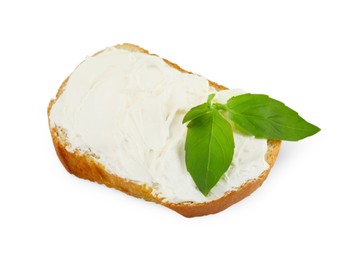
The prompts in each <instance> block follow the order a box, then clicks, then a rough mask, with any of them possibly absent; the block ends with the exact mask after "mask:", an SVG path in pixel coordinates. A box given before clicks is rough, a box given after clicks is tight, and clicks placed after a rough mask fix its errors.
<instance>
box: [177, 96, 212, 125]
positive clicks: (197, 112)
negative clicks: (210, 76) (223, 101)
mask: <svg viewBox="0 0 355 260" xmlns="http://www.w3.org/2000/svg"><path fill="white" fill-rule="evenodd" d="M215 95H216V94H210V95H208V98H207V103H203V104H201V105H198V106H196V107H193V108H191V109H190V111H189V112H187V113H186V115H185V116H184V119H183V120H182V123H183V124H184V123H186V122H189V121H191V120H193V119H195V118H196V117H199V116H202V115H203V114H206V113H208V112H210V111H211V110H212V109H211V102H212V99H213V98H214V96H215Z"/></svg>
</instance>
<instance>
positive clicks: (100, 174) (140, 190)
mask: <svg viewBox="0 0 355 260" xmlns="http://www.w3.org/2000/svg"><path fill="white" fill-rule="evenodd" d="M115 48H120V49H125V50H128V51H131V52H141V53H145V54H147V55H154V54H150V53H149V52H148V51H147V50H145V49H142V48H140V47H138V46H136V45H133V44H122V45H116V46H115ZM100 52H101V51H100ZM100 52H98V53H96V54H95V55H97V54H99V53H100ZM163 60H164V61H165V62H166V63H167V64H168V65H169V66H171V67H172V68H174V69H176V70H179V71H180V72H183V73H190V74H192V73H191V72H188V71H186V70H184V69H182V68H180V67H179V66H178V65H176V64H174V63H172V62H170V61H168V60H166V59H163ZM68 79H69V77H68V78H67V79H66V80H65V81H64V82H63V84H62V85H61V87H60V88H59V90H58V93H57V95H56V99H53V100H51V101H50V103H49V106H48V119H49V120H50V113H51V109H52V106H53V105H54V104H55V102H56V101H57V100H58V98H59V97H60V95H61V94H62V93H63V91H64V89H65V87H66V83H67V81H68ZM209 84H210V86H212V87H213V88H215V89H216V90H223V89H227V88H226V87H224V86H222V85H219V84H217V83H215V82H212V81H209ZM49 123H50V122H49ZM49 125H50V132H51V135H52V139H53V144H54V147H55V150H56V152H57V155H58V157H59V159H60V161H61V162H62V164H63V165H64V167H65V168H66V169H67V171H68V172H70V173H72V174H74V175H76V176H77V177H79V178H83V179H88V180H90V181H93V182H97V183H100V184H105V185H106V186H107V187H112V188H115V189H118V190H121V191H123V192H125V193H127V194H129V195H132V196H135V197H137V198H142V199H145V200H147V201H153V202H156V203H159V204H161V205H163V206H166V207H168V208H170V209H173V210H175V211H176V212H178V213H180V214H181V215H183V216H185V217H195V216H203V215H208V214H214V213H217V212H220V211H222V210H224V209H226V208H228V207H229V206H231V205H233V204H235V203H236V202H238V201H240V200H242V199H243V198H245V197H247V196H248V195H250V194H251V193H252V192H253V191H255V190H256V189H257V188H258V187H260V186H261V184H262V183H263V182H264V181H265V179H266V178H267V176H268V174H269V172H270V169H271V168H272V166H273V165H274V163H275V160H276V157H277V155H278V152H279V149H280V145H281V141H279V140H268V150H267V153H266V155H265V156H266V161H267V163H268V164H269V168H268V169H267V170H265V171H264V172H263V173H262V174H261V175H259V177H258V178H256V179H252V180H249V181H247V182H246V183H244V184H243V185H242V186H240V187H238V188H235V189H232V190H230V191H228V192H226V193H225V194H224V196H222V197H221V198H219V199H216V200H213V201H209V202H203V203H195V202H181V203H172V202H169V201H168V200H166V199H164V198H162V197H160V196H158V195H157V194H155V193H154V192H153V187H150V186H148V185H146V184H139V183H137V182H135V181H132V180H128V179H125V178H122V177H120V176H118V175H116V174H111V173H109V172H108V171H107V170H106V168H105V166H104V165H102V164H101V163H100V162H98V161H97V160H96V158H95V155H93V154H89V153H84V154H83V153H79V152H77V151H74V152H73V151H68V150H67V149H66V147H67V145H68V140H66V138H65V134H62V132H61V129H60V128H59V127H51V124H49ZM118 174H119V173H118Z"/></svg>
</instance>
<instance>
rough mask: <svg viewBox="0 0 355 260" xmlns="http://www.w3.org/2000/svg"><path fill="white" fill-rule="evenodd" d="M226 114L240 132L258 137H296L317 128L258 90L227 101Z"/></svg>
mask: <svg viewBox="0 0 355 260" xmlns="http://www.w3.org/2000/svg"><path fill="white" fill-rule="evenodd" d="M227 111H228V116H229V118H230V119H231V120H232V121H233V122H234V123H235V124H236V126H237V128H239V129H241V130H242V132H244V133H248V134H250V135H254V136H255V137H257V138H266V139H273V140H288V141H298V140H301V139H303V138H306V137H308V136H311V135H314V134H316V133H317V132H319V131H320V129H319V128H318V127H317V126H315V125H313V124H311V123H309V122H307V121H306V120H304V119H303V118H302V117H300V116H299V115H298V113H297V112H296V111H294V110H292V109H291V108H289V107H287V106H286V105H285V104H284V103H282V102H280V101H277V100H275V99H272V98H270V97H268V96H267V95H261V94H243V95H239V96H235V97H232V98H231V99H229V100H228V102H227Z"/></svg>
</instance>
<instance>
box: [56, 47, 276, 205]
mask: <svg viewBox="0 0 355 260" xmlns="http://www.w3.org/2000/svg"><path fill="white" fill-rule="evenodd" d="M210 93H216V96H215V99H214V100H215V101H216V102H221V103H224V102H226V101H227V100H228V99H229V98H230V97H232V96H235V95H239V94H241V93H244V92H243V91H241V90H236V89H233V90H223V91H219V92H217V91H216V90H215V89H214V88H212V87H210V86H209V83H208V80H207V79H206V78H204V77H201V76H198V75H193V74H187V73H182V72H180V71H178V70H176V69H174V68H172V67H170V66H169V65H168V64H167V63H165V62H164V61H163V60H162V59H161V58H160V57H156V56H151V55H147V54H144V53H139V52H130V51H126V50H122V49H117V48H114V47H112V48H107V49H106V50H104V51H103V52H101V53H100V54H98V55H96V56H93V57H88V58H87V59H86V60H85V61H84V62H82V63H81V64H80V65H79V66H78V67H77V68H76V69H75V71H74V72H73V73H72V74H71V76H70V78H69V80H68V82H67V84H66V87H65V90H64V91H63V93H62V94H61V95H60V97H59V98H58V100H57V101H56V103H55V104H54V105H53V107H52V110H51V113H50V125H51V127H55V126H58V127H60V128H62V129H64V130H65V132H66V134H67V141H68V143H69V145H68V146H67V147H66V149H67V150H68V151H70V152H74V151H78V152H80V153H86V152H90V153H93V154H95V158H96V160H97V161H98V162H100V163H101V164H102V165H104V166H105V168H106V170H107V171H108V172H110V173H111V174H115V175H118V176H120V177H122V178H126V179H128V180H131V181H135V182H136V183H139V184H147V185H149V186H151V187H153V192H154V194H156V195H158V196H159V197H161V198H164V199H166V200H168V201H170V202H173V203H179V202H206V201H212V200H215V199H218V198H220V197H222V196H223V195H224V194H225V193H226V192H228V191H230V190H231V189H233V188H237V187H239V186H241V185H242V184H244V183H245V182H246V181H248V180H250V179H254V178H257V177H258V176H259V175H260V174H261V173H262V172H263V171H264V170H266V169H267V168H268V167H269V165H268V164H267V162H266V161H265V154H266V152H267V141H266V140H265V139H256V138H254V137H246V136H242V135H240V134H238V133H234V139H235V153H234V158H233V162H232V164H231V166H230V168H229V169H228V171H227V172H226V173H225V174H224V176H223V177H222V178H221V179H220V181H219V182H218V183H217V185H216V186H215V187H214V188H213V189H212V190H211V191H210V193H209V195H208V196H207V197H205V196H204V195H203V194H202V193H201V192H200V191H199V190H198V189H197V187H196V185H195V183H194V181H193V180H192V178H191V176H190V174H189V173H188V172H187V170H186V165H185V151H184V145H185V139H186V132H187V127H186V125H183V124H182V119H183V117H184V115H185V114H186V112H187V111H189V110H190V109H191V108H192V107H194V106H196V105H199V104H201V103H204V102H206V99H207V96H208V94H210Z"/></svg>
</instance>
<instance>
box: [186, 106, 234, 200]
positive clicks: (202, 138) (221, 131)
mask: <svg viewBox="0 0 355 260" xmlns="http://www.w3.org/2000/svg"><path fill="white" fill-rule="evenodd" d="M187 127H188V130H187V137H186V143H185V161H186V168H187V171H188V172H189V173H190V174H191V176H192V178H193V180H194V182H195V183H196V185H197V187H198V189H199V190H200V191H201V192H202V193H203V194H204V195H207V194H208V193H209V191H210V190H211V189H212V188H213V187H214V186H215V185H216V183H217V182H218V180H219V179H220V178H221V177H222V175H223V174H224V173H225V172H226V171H227V170H228V168H229V166H230V164H231V162H232V159H233V154H234V139H233V130H232V127H231V125H230V123H229V122H228V121H227V120H226V119H224V118H223V117H222V115H221V114H220V113H219V112H218V110H211V111H209V112H208V113H205V114H202V115H201V116H198V117H194V119H193V120H191V122H190V123H189V124H188V125H187Z"/></svg>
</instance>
